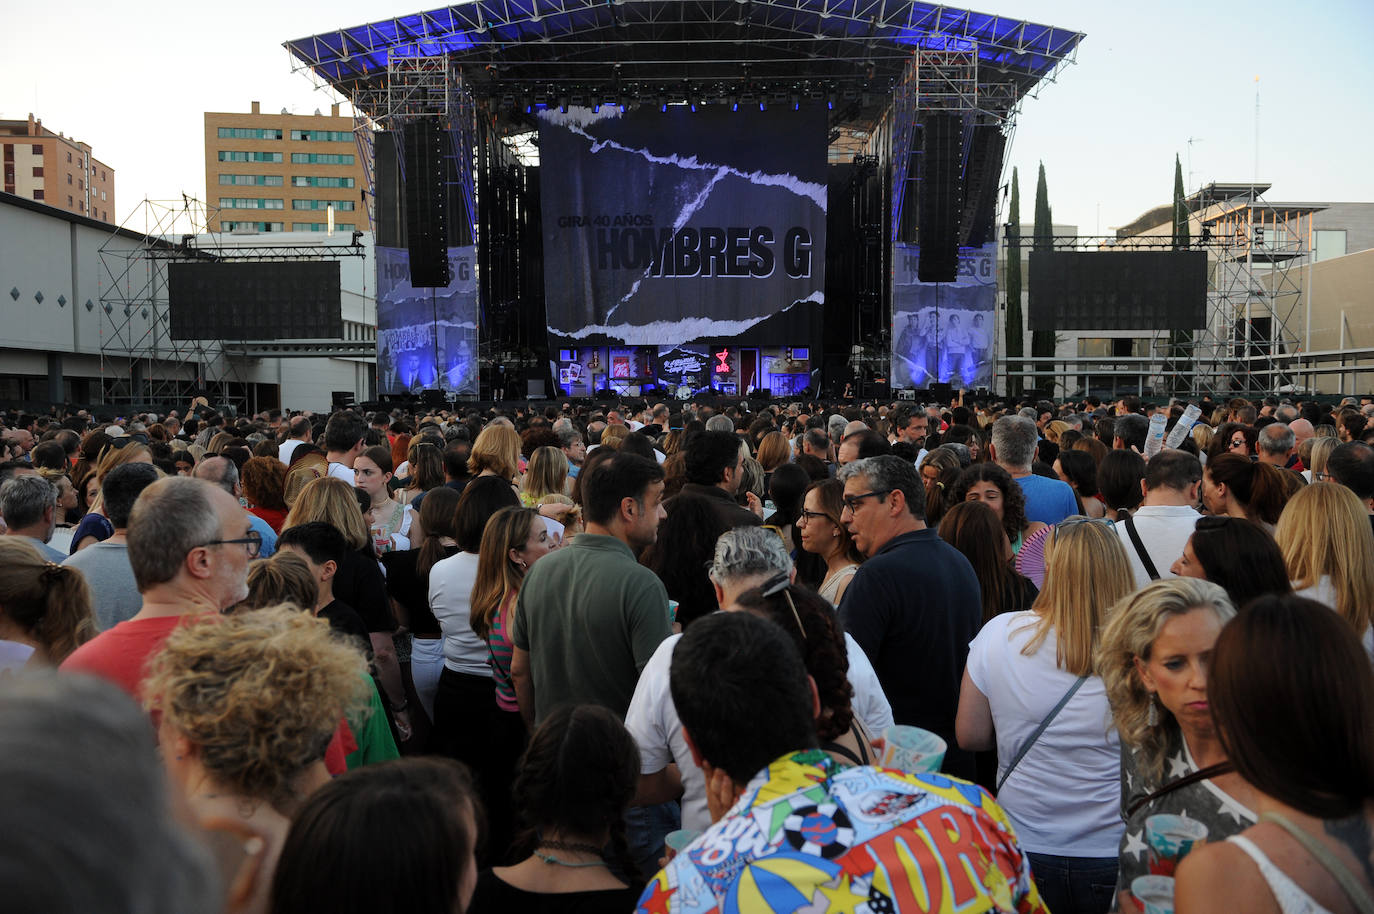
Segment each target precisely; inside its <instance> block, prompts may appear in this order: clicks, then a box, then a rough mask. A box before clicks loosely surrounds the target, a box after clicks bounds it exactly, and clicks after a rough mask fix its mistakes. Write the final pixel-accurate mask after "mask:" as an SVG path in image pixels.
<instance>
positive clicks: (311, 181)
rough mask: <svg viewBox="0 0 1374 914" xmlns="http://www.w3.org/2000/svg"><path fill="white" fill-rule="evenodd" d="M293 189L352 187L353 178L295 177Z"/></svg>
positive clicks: (292, 183) (292, 182)
mask: <svg viewBox="0 0 1374 914" xmlns="http://www.w3.org/2000/svg"><path fill="white" fill-rule="evenodd" d="M291 185H292V186H293V187H352V186H353V179H352V178H312V177H308V176H306V175H294V176H292V178H291Z"/></svg>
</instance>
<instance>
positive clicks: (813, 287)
mask: <svg viewBox="0 0 1374 914" xmlns="http://www.w3.org/2000/svg"><path fill="white" fill-rule="evenodd" d="M743 108H744V106H741V110H739V111H731V110H730V108H729V106H726V105H711V106H702V107H701V108H699V109H698V110H697V111H695V112H693V111H692V110H691V109H690V108H689V107H688V106H686V105H673V106H670V107H669V109H668V110H667V111H666V112H663V111H660V110H659V109H658V107H657V106H654V105H644V106H640V107H638V108H634V109H631V110H628V111H621V110H620V108H618V107H617V106H614V105H604V106H602V107H601V108H600V109H599V110H598V111H596V112H593V111H592V110H590V109H588V108H579V107H570V108H568V110H567V111H566V112H562V111H559V110H557V109H549V110H545V111H541V112H540V113H539V125H540V129H539V158H540V192H541V199H542V212H543V231H544V290H545V292H544V297H545V307H546V311H547V321H548V333H549V347H550V349H551V350H552V349H554V348H559V347H563V348H566V347H577V346H582V347H586V346H598V345H631V346H650V345H653V346H674V345H677V344H680V343H687V342H691V341H693V340H706V339H733V340H735V341H737V342H738V343H740V344H746V345H747V344H756V345H768V344H773V345H804V344H806V343H807V342H809V341H810V340H811V339H812V337H813V334H814V331H815V328H817V327H819V323H820V314H821V308H822V306H823V303H824V298H825V295H824V289H825V275H824V273H825V209H826V181H825V169H826V144H827V118H826V110H825V106H824V105H823V104H814V103H806V104H802V105H800V107H799V109H798V110H793V107H792V105H790V104H778V105H774V106H772V107H769V108H768V110H766V111H760V110H757V108H752V109H751V110H747V111H746V110H743Z"/></svg>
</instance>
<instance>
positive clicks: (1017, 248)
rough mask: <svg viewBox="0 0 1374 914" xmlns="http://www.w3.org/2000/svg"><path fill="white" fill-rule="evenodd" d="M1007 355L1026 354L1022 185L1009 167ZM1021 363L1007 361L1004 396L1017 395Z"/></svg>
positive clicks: (1014, 171) (1018, 355)
mask: <svg viewBox="0 0 1374 914" xmlns="http://www.w3.org/2000/svg"><path fill="white" fill-rule="evenodd" d="M1006 337H1007V358H1008V359H1014V358H1019V357H1020V356H1023V355H1025V354H1026V338H1025V324H1024V322H1023V321H1022V319H1021V184H1020V180H1019V179H1018V178H1017V175H1016V169H1015V168H1014V167H1013V168H1012V170H1011V212H1010V213H1009V214H1008V216H1007V327H1006ZM1020 370H1021V363H1020V362H1007V372H1008V375H1007V395H1008V396H1013V397H1015V396H1020V394H1021V389H1022V387H1023V379H1022V378H1021V377H1019V376H1017V375H1014V374H1013V372H1018V371H1020Z"/></svg>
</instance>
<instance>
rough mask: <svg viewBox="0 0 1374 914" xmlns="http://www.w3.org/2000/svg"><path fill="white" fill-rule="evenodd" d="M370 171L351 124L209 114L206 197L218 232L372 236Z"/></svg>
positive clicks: (255, 111) (325, 118)
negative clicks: (329, 232) (369, 233)
mask: <svg viewBox="0 0 1374 914" xmlns="http://www.w3.org/2000/svg"><path fill="white" fill-rule="evenodd" d="M367 186H368V179H367V170H366V168H365V166H364V163H363V161H362V158H361V157H360V156H359V155H358V149H357V145H356V143H355V142H354V140H353V118H351V117H341V116H340V115H339V106H338V105H333V106H331V108H330V112H329V114H327V115H325V114H322V113H320V112H319V111H318V110H317V111H316V112H315V113H314V114H313V115H301V114H291V113H289V112H288V111H286V110H285V109H283V110H282V111H281V112H280V113H278V114H264V113H262V110H261V105H260V104H259V103H258V102H253V103H252V106H251V111H250V112H249V113H248V114H240V113H228V112H209V111H207V112H206V113H205V199H206V201H207V202H208V203H209V205H210V207H211V209H212V213H213V210H214V208H216V207H217V208H218V210H219V212H218V213H214V214H213V216H212V218H211V220H210V221H211V225H210V228H211V230H212V231H220V232H234V231H240V232H242V231H258V232H324V231H327V230H328V229H329V227H330V220H331V219H332V220H333V228H334V230H335V231H340V232H352V231H368V230H369V224H368V218H367V197H366V192H367Z"/></svg>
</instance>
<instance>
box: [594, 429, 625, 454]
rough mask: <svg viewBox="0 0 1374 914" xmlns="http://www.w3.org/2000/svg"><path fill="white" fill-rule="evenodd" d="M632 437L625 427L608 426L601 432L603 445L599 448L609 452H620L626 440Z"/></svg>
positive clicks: (599, 445)
mask: <svg viewBox="0 0 1374 914" xmlns="http://www.w3.org/2000/svg"><path fill="white" fill-rule="evenodd" d="M628 437H630V429H629V427H628V426H625V425H608V426H606V427H605V428H604V429H602V430H601V443H600V444H598V445H597V447H604V448H606V449H608V450H612V451H615V450H619V449H620V446H621V445H622V444H624V443H625V439H626V438H628Z"/></svg>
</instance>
